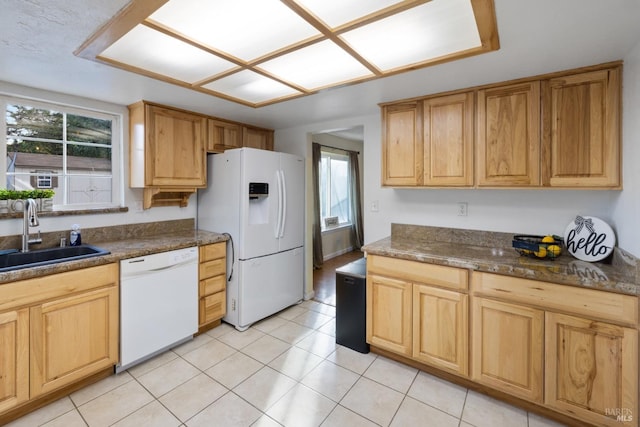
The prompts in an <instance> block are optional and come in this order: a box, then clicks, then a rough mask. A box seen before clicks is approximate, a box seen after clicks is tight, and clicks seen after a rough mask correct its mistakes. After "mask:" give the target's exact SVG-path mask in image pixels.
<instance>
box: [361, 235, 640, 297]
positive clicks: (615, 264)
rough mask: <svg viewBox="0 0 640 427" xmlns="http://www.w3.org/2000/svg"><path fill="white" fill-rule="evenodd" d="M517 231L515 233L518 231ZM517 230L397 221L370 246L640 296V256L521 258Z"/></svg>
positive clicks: (372, 249) (444, 262)
mask: <svg viewBox="0 0 640 427" xmlns="http://www.w3.org/2000/svg"><path fill="white" fill-rule="evenodd" d="M514 234H515V233H514ZM514 234H508V233H496V232H485V231H473V230H460V229H451V228H441V227H426V226H415V225H404V224H392V227H391V236H390V237H387V238H385V239H382V240H379V241H377V242H373V243H370V244H367V245H365V246H364V247H363V248H362V250H363V251H365V252H367V253H368V254H373V255H383V256H388V257H394V258H402V259H407V260H413V261H420V262H426V263H431V264H439V265H448V266H452V267H460V268H467V269H470V270H475V271H484V272H489V273H496V274H502V275H506V276H513V277H522V278H525V279H534V280H540V281H546V282H553V283H560V284H565V285H571V286H579V287H583V288H592V289H598V290H604V291H610V292H618V293H623V294H628V295H634V296H640V281H638V273H637V272H638V260H637V259H636V258H634V257H633V256H631V255H630V254H628V253H626V252H624V251H623V250H617V251H616V252H615V253H614V255H613V257H612V259H611V260H610V261H611V262H610V263H603V262H598V263H590V262H584V261H580V260H578V259H576V258H574V257H572V256H571V255H567V254H565V253H563V255H561V256H560V257H558V258H556V259H555V260H541V259H534V258H529V257H524V256H520V255H519V254H518V253H517V252H516V251H515V250H514V249H513V248H512V247H511V239H512V237H513V235H514Z"/></svg>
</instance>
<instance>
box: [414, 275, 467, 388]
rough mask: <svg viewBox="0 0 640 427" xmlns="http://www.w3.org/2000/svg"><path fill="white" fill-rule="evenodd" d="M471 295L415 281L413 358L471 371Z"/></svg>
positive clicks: (446, 368) (453, 370) (449, 367)
mask: <svg viewBox="0 0 640 427" xmlns="http://www.w3.org/2000/svg"><path fill="white" fill-rule="evenodd" d="M468 301H469V296H468V295H465V294H461V293H459V292H454V291H450V290H446V289H439V288H435V287H432V286H425V285H417V284H414V285H413V358H414V359H416V360H418V361H421V362H424V363H426V364H429V365H433V366H436V367H438V368H442V369H445V370H448V371H451V372H454V373H456V374H459V375H463V376H466V375H467V374H468V372H469V371H468V354H469V339H468V337H469V331H468V329H469V327H468V325H469V314H468V313H469V308H468Z"/></svg>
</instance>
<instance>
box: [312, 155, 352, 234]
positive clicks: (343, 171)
mask: <svg viewBox="0 0 640 427" xmlns="http://www.w3.org/2000/svg"><path fill="white" fill-rule="evenodd" d="M319 178H320V179H319V181H320V182H319V185H320V218H321V224H322V228H323V229H329V228H332V227H336V226H345V225H349V224H351V194H350V190H349V188H350V185H349V156H348V155H347V154H346V153H345V152H344V151H342V150H333V149H326V148H323V149H322V151H321V157H320V170H319Z"/></svg>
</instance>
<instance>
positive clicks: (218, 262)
mask: <svg viewBox="0 0 640 427" xmlns="http://www.w3.org/2000/svg"><path fill="white" fill-rule="evenodd" d="M225 270H226V265H225V259H224V258H221V259H214V260H213V261H207V262H201V263H200V280H202V279H206V278H208V277H213V276H219V275H222V276H224V275H225V274H226V271H225Z"/></svg>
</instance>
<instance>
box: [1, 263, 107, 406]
mask: <svg viewBox="0 0 640 427" xmlns="http://www.w3.org/2000/svg"><path fill="white" fill-rule="evenodd" d="M118 283H119V281H118V264H117V263H113V264H106V265H101V266H96V267H90V268H84V269H80V270H73V271H67V272H64V273H58V274H53V275H50V276H44V277H38V278H35V279H29V280H21V281H17V282H12V283H6V284H3V285H2V286H0V414H1V413H4V412H6V411H9V410H11V409H12V408H15V407H17V406H19V405H22V404H24V403H28V402H29V400H31V399H35V398H37V397H40V396H41V395H44V394H47V393H49V392H51V391H54V390H57V389H59V388H61V387H63V386H67V385H71V384H73V383H76V382H78V381H80V380H83V379H85V378H87V377H90V376H91V375H93V374H96V373H98V372H100V371H102V370H104V369H108V368H109V367H110V366H113V365H115V364H116V363H118V340H119V295H118Z"/></svg>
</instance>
